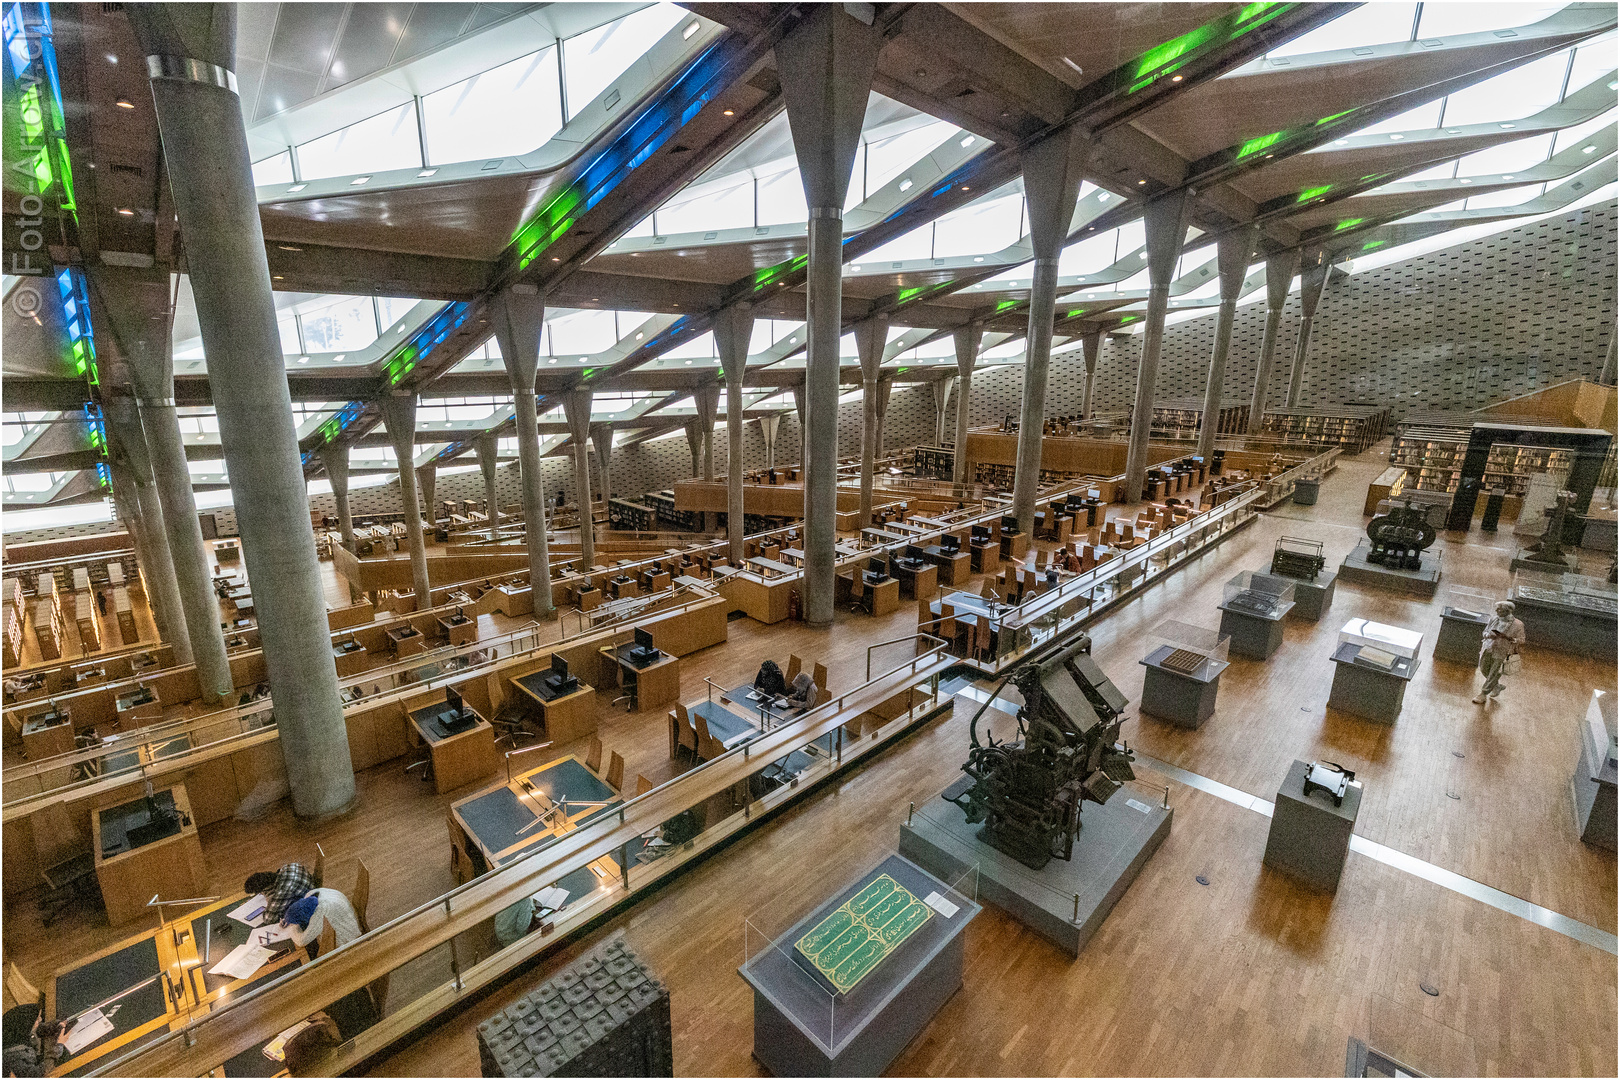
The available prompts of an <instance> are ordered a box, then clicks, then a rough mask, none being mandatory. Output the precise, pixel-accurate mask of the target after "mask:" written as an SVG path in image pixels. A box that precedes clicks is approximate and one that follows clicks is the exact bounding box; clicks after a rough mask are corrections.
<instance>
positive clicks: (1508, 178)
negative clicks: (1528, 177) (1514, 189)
mask: <svg viewBox="0 0 1620 1080" xmlns="http://www.w3.org/2000/svg"><path fill="white" fill-rule="evenodd" d="M1502 179H1504V180H1511V179H1513V174H1512V173H1504V174H1503V176H1502Z"/></svg>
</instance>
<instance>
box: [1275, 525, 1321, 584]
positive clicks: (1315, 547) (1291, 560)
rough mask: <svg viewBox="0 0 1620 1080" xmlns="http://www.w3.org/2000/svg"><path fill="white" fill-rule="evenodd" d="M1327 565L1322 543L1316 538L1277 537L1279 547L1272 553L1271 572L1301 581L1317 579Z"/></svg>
mask: <svg viewBox="0 0 1620 1080" xmlns="http://www.w3.org/2000/svg"><path fill="white" fill-rule="evenodd" d="M1326 566H1327V560H1326V559H1325V558H1323V557H1322V545H1321V543H1320V542H1318V541H1316V540H1301V539H1300V538H1298V537H1296V536H1281V537H1278V538H1277V547H1276V549H1275V550H1274V551H1273V552H1272V553H1271V572H1272V573H1273V574H1281V575H1283V576H1284V577H1291V578H1298V579H1300V580H1301V581H1315V580H1316V575H1317V574H1320V573H1321V572H1322V570H1323V568H1325V567H1326Z"/></svg>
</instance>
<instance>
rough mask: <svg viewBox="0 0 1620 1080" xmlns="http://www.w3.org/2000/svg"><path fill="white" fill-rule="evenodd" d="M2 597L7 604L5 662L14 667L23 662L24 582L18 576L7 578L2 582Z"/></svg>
mask: <svg viewBox="0 0 1620 1080" xmlns="http://www.w3.org/2000/svg"><path fill="white" fill-rule="evenodd" d="M0 599H3V601H4V605H5V607H4V618H5V631H6V636H5V664H6V667H7V668H14V667H17V666H19V665H20V664H21V663H22V642H23V619H24V613H25V611H26V609H25V608H24V607H23V592H22V582H20V581H18V580H17V579H16V578H6V579H5V581H4V582H3V583H0Z"/></svg>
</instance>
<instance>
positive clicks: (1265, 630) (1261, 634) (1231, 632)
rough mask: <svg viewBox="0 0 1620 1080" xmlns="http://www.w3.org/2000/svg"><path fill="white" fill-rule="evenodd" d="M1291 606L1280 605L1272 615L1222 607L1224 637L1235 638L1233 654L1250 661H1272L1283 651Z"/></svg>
mask: <svg viewBox="0 0 1620 1080" xmlns="http://www.w3.org/2000/svg"><path fill="white" fill-rule="evenodd" d="M1293 607H1294V605H1293V604H1292V603H1287V604H1282V605H1279V606H1278V608H1277V609H1276V611H1275V612H1273V613H1272V614H1270V615H1261V614H1258V613H1257V612H1252V611H1244V610H1242V609H1240V608H1235V607H1231V606H1229V605H1227V604H1222V605H1221V634H1222V635H1223V636H1227V637H1230V638H1231V639H1232V645H1231V651H1232V652H1235V653H1237V654H1238V655H1239V656H1246V657H1248V658H1249V659H1251V660H1269V659H1271V654H1272V653H1274V652H1276V651H1277V650H1278V649H1280V648H1282V640H1283V617H1284V616H1285V615H1287V614H1288V613H1289V612H1290V611H1292V610H1293Z"/></svg>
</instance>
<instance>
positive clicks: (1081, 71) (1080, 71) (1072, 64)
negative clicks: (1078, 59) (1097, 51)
mask: <svg viewBox="0 0 1620 1080" xmlns="http://www.w3.org/2000/svg"><path fill="white" fill-rule="evenodd" d="M1063 62H1064V63H1065V64H1068V65H1069V66H1070V67H1071V68H1073V69H1074V73H1075V74H1076V75H1084V74H1085V73H1086V72H1085V69H1084V68H1082V67H1081V66H1080V65H1079V64H1077V63H1075V62H1074V61H1073V60H1070V59H1069V58H1068V57H1067V56H1065V57H1064V58H1063Z"/></svg>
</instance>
